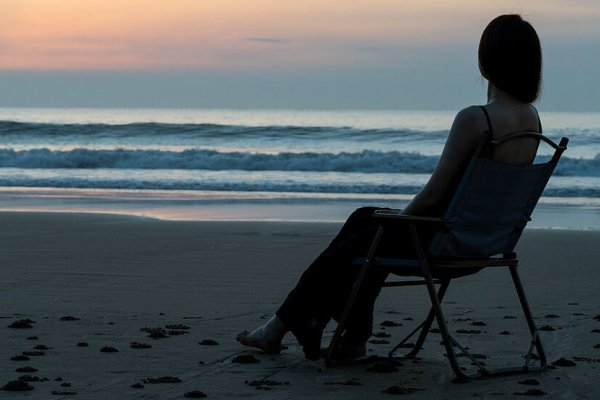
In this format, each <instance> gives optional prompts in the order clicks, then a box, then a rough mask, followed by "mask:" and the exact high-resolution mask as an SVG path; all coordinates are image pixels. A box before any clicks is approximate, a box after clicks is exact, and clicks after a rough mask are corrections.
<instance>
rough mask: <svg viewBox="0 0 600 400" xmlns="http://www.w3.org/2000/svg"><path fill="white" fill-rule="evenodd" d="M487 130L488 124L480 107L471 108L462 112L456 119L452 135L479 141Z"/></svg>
mask: <svg viewBox="0 0 600 400" xmlns="http://www.w3.org/2000/svg"><path fill="white" fill-rule="evenodd" d="M487 130H488V123H487V120H486V117H485V114H484V113H483V110H481V107H480V106H469V107H466V108H463V109H462V110H460V111H459V112H458V113H457V114H456V117H454V122H453V123H452V128H451V131H452V133H454V134H457V135H459V136H461V137H469V138H472V139H478V138H479V137H481V135H482V134H483V132H485V131H487Z"/></svg>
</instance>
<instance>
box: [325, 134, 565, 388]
mask: <svg viewBox="0 0 600 400" xmlns="http://www.w3.org/2000/svg"><path fill="white" fill-rule="evenodd" d="M520 137H531V138H536V139H539V140H541V141H544V142H546V143H548V144H549V145H550V146H551V147H553V148H554V150H555V152H554V155H553V156H552V158H551V160H550V161H549V162H548V163H549V164H551V168H552V170H553V169H554V167H555V166H556V163H557V162H558V160H559V159H560V156H561V155H562V153H563V152H564V151H565V150H566V147H567V143H568V139H567V138H562V139H561V141H560V143H559V144H558V145H557V144H556V143H554V142H553V141H552V140H550V139H548V138H547V137H546V136H543V135H541V134H539V133H534V132H519V133H515V134H512V135H507V136H506V137H504V138H502V139H500V140H497V141H493V140H489V139H488V140H489V142H490V143H491V144H492V145H496V144H501V143H504V142H506V141H508V140H511V139H514V138H520ZM483 146H484V145H483V144H482V145H480V147H479V149H478V151H477V153H476V156H475V157H478V155H479V153H480V151H481V149H482V148H483ZM550 173H551V172H550ZM548 178H549V177H548ZM546 182H547V180H546ZM544 186H545V182H544ZM540 194H541V193H540ZM538 198H539V196H538ZM535 202H537V199H535ZM534 206H535V204H533V207H534ZM373 216H374V217H375V218H377V219H381V220H382V224H381V225H380V226H379V228H378V230H377V233H376V234H375V237H374V239H373V241H372V243H371V246H370V248H369V251H368V254H367V255H366V257H365V258H361V259H357V260H355V261H356V262H357V263H359V262H360V263H361V264H362V268H361V270H360V273H359V275H358V277H357V279H356V282H355V284H354V287H353V290H352V292H351V294H350V296H349V298H348V300H347V302H346V305H345V307H344V310H343V312H342V314H341V316H340V319H339V323H338V326H337V328H336V330H335V333H334V335H333V337H332V339H331V342H330V344H329V348H328V350H327V353H326V355H325V362H326V364H327V365H328V366H334V365H335V364H336V359H335V352H336V349H337V345H338V344H339V341H340V339H341V337H342V334H343V333H344V331H345V325H346V321H347V319H348V316H349V315H350V313H351V311H352V306H353V304H354V301H355V300H356V297H357V294H358V293H359V290H360V287H361V283H362V281H363V279H364V276H365V275H366V273H367V271H368V270H369V269H370V268H373V267H384V268H388V269H389V272H390V273H391V274H394V269H395V268H396V270H397V271H398V269H402V268H406V267H411V268H415V267H417V266H418V270H417V272H416V273H414V274H411V275H413V276H417V277H421V278H423V279H422V280H409V281H406V280H404V281H391V282H389V281H386V282H385V283H384V284H383V285H382V287H402V286H415V285H426V287H427V292H428V295H429V298H430V301H431V309H430V311H429V313H428V314H427V317H426V318H425V320H424V321H423V322H422V323H421V324H420V325H419V326H418V327H416V328H415V329H414V330H413V331H411V332H410V333H409V334H408V335H407V336H406V337H405V338H404V339H403V340H402V341H400V343H398V345H396V346H395V347H394V348H393V349H392V350H391V351H390V352H389V353H388V355H387V357H383V358H386V359H389V358H396V359H397V358H400V359H405V358H409V359H414V358H415V357H416V356H417V354H418V353H419V351H420V350H421V349H422V347H423V344H424V342H425V340H426V338H427V335H428V333H429V332H430V329H431V325H432V323H433V320H434V319H435V320H436V322H437V325H438V328H439V331H440V334H441V336H442V341H443V344H444V346H445V350H446V354H447V357H448V361H449V362H450V366H451V368H452V370H453V372H454V374H455V375H456V378H457V379H458V380H461V381H464V380H468V379H472V378H482V377H491V376H497V375H510V374H520V373H528V372H535V371H542V370H544V369H545V368H546V366H547V358H546V354H545V351H544V348H543V346H542V342H541V340H540V336H539V331H538V329H537V327H536V324H535V321H534V319H533V315H532V313H531V309H530V307H529V303H528V301H527V297H526V295H525V290H524V288H523V285H522V283H521V279H520V277H519V274H518V272H517V268H518V265H519V260H518V258H517V254H516V253H515V252H514V251H512V252H510V253H505V254H502V255H501V256H499V255H493V256H490V257H485V258H465V259H455V258H452V259H440V258H436V257H432V256H430V255H428V253H427V249H425V248H424V247H423V246H422V245H421V240H420V236H419V234H418V229H419V227H422V226H424V225H431V224H434V225H435V226H436V227H437V228H438V229H439V230H443V229H445V225H446V224H447V223H448V221H447V220H446V219H444V218H431V217H418V216H409V215H403V214H399V212H398V211H397V210H392V211H390V210H389V209H385V210H376V211H375V213H374V215H373ZM383 222H385V223H386V224H388V223H389V222H395V223H402V224H405V226H407V227H408V229H409V232H410V238H411V241H412V245H413V246H414V248H415V250H416V253H417V259H416V260H412V259H411V260H404V259H389V258H388V259H383V258H378V257H376V252H377V247H378V245H379V242H380V240H381V238H382V236H383V235H384V232H385V227H384V223H383ZM488 267H506V268H508V269H509V271H510V275H511V278H512V281H513V284H514V287H515V289H516V292H517V295H518V297H519V301H520V303H521V307H522V309H523V313H524V314H525V318H526V321H527V325H528V327H529V332H530V334H531V344H530V346H529V351H528V352H527V354H526V356H525V363H524V365H523V366H522V367H512V368H502V369H495V370H491V369H488V368H486V366H485V365H484V364H483V363H482V362H480V361H479V360H478V359H476V358H475V357H474V356H473V355H472V354H471V353H469V352H468V351H467V350H466V348H465V347H463V346H462V345H461V344H460V343H459V342H458V341H457V340H456V339H455V338H454V337H452V335H450V333H449V331H448V325H447V323H446V319H445V317H444V313H443V310H442V306H441V304H442V301H443V299H444V295H445V294H446V292H447V290H448V287H449V285H450V282H451V280H452V279H458V278H452V277H448V274H444V272H447V271H460V270H463V271H467V273H468V274H472V273H473V272H469V270H470V271H473V269H477V271H478V270H479V269H483V268H488ZM396 275H403V276H406V275H405V274H403V273H397V274H396ZM436 284H438V285H440V287H439V289H436V287H435V285H436ZM417 332H419V335H418V338H417V341H416V343H415V344H414V347H413V348H412V350H411V351H410V352H409V353H407V354H405V355H403V356H400V357H398V356H396V350H398V349H399V348H401V347H402V346H403V345H404V344H405V343H406V342H407V341H408V340H409V339H410V338H411V337H413V336H414V335H415V334H416V333H417ZM455 348H456V349H458V350H459V351H460V353H462V354H463V355H464V356H466V357H467V358H468V359H469V360H470V361H472V362H473V364H474V365H475V366H476V367H477V369H478V373H477V374H471V375H467V374H466V373H465V372H464V371H463V370H462V369H461V367H460V365H459V363H458V359H457V352H456V351H455ZM534 350H535V351H536V352H537V355H535V353H534ZM377 358H381V357H375V358H374V357H365V358H364V359H363V360H362V361H372V360H373V359H377ZM535 359H537V360H539V366H538V367H535V366H530V364H531V362H532V361H534V360H535Z"/></svg>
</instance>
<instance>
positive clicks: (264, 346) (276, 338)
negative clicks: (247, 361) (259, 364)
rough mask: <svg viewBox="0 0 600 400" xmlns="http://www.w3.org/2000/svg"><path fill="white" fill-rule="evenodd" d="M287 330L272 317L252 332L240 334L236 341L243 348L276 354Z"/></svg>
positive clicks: (278, 320) (279, 321) (277, 319)
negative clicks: (248, 347)
mask: <svg viewBox="0 0 600 400" xmlns="http://www.w3.org/2000/svg"><path fill="white" fill-rule="evenodd" d="M287 331H288V330H287V328H286V327H285V325H284V324H283V322H281V320H280V319H279V318H277V316H273V317H272V318H271V319H270V320H269V321H268V322H267V323H266V324H264V325H263V326H260V327H258V328H257V329H255V330H254V331H252V332H248V331H243V332H240V333H239V334H238V335H237V337H236V339H237V341H238V342H240V343H241V344H243V345H244V346H250V347H256V348H258V349H261V350H262V351H264V352H265V353H274V354H278V353H279V352H280V351H281V340H282V339H283V336H284V335H285V334H286V333H287Z"/></svg>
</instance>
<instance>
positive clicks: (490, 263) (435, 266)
mask: <svg viewBox="0 0 600 400" xmlns="http://www.w3.org/2000/svg"><path fill="white" fill-rule="evenodd" d="M366 261H367V258H366V257H358V258H355V259H354V260H352V264H354V265H363V264H364V263H365V262H366ZM373 261H374V266H377V267H382V268H386V269H387V270H388V271H389V273H391V274H393V275H398V276H419V277H422V276H423V269H422V267H421V262H420V261H419V260H417V259H411V258H407V259H403V258H384V257H375V258H374V260H373ZM428 261H429V266H430V270H431V274H432V277H433V278H446V279H448V278H450V279H451V278H457V277H462V276H466V275H471V274H474V273H476V272H478V271H480V270H481V269H482V268H486V267H511V266H513V267H516V266H517V265H518V262H519V260H518V259H517V258H516V257H503V258H499V257H490V258H466V259H430V260H428Z"/></svg>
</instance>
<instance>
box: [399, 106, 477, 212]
mask: <svg viewBox="0 0 600 400" xmlns="http://www.w3.org/2000/svg"><path fill="white" fill-rule="evenodd" d="M487 129H488V128H487V122H486V121H485V117H484V115H483V112H482V111H481V110H480V109H479V107H476V106H471V107H467V108H465V109H463V110H461V111H460V112H459V113H458V114H457V115H456V117H455V118H454V122H453V123H452V127H451V128H450V133H449V134H448V138H447V139H446V144H445V146H444V150H443V151H442V155H441V156H440V159H439V161H438V163H437V165H436V167H435V169H434V171H433V174H432V175H431V177H430V178H429V181H428V182H427V184H426V185H425V186H424V187H423V189H421V191H419V193H417V195H416V196H415V197H414V198H413V200H412V201H411V202H410V203H409V204H408V206H407V207H406V208H405V209H404V210H402V213H403V214H409V215H431V214H432V212H433V211H434V210H436V208H437V207H438V206H439V204H440V202H441V201H442V200H443V199H445V198H447V196H448V191H450V190H452V189H453V188H454V185H455V183H456V182H457V181H458V180H459V179H460V177H461V176H462V174H463V172H464V170H465V168H466V166H467V164H468V162H469V160H470V158H471V155H472V154H473V153H474V152H475V148H476V147H477V145H478V144H479V141H480V140H481V135H483V134H484V132H485V131H486V130H487Z"/></svg>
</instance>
